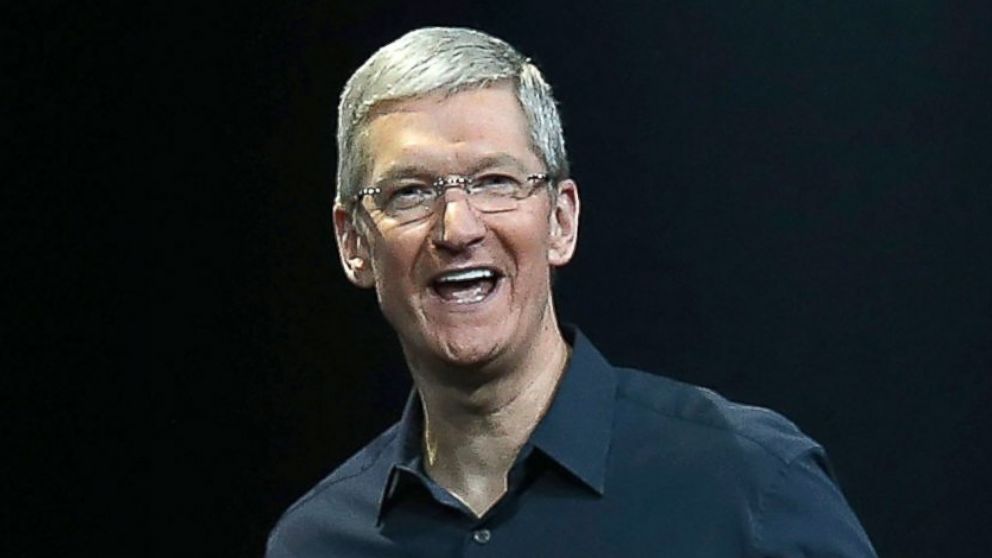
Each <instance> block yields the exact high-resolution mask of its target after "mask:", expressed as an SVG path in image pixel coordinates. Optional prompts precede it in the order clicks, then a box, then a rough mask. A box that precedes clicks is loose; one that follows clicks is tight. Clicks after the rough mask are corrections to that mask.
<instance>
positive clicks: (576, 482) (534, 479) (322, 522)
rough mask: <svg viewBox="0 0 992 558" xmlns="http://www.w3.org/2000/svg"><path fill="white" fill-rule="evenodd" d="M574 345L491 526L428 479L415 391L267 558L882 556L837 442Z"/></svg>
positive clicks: (489, 517)
mask: <svg viewBox="0 0 992 558" xmlns="http://www.w3.org/2000/svg"><path fill="white" fill-rule="evenodd" d="M566 337H567V338H570V339H569V341H570V342H571V344H572V346H573V352H572V357H571V360H570V362H569V365H568V368H567V370H566V371H565V374H564V376H563V378H562V380H561V382H560V384H559V386H558V390H557V393H556V394H555V397H554V400H553V402H552V404H551V406H550V408H549V409H548V412H547V413H546V414H545V416H544V417H543V418H542V419H541V421H540V423H539V424H538V425H537V427H536V428H535V430H534V432H533V434H532V435H531V437H530V440H529V441H528V442H527V444H526V445H525V446H524V447H523V448H522V450H521V451H520V454H519V455H518V457H517V460H516V461H515V464H514V465H513V467H512V469H511V470H510V473H509V477H508V491H507V493H506V494H505V495H504V497H503V498H502V499H501V500H500V501H499V502H498V503H496V505H494V506H493V507H492V508H491V509H490V510H489V511H488V512H487V513H486V514H485V516H483V517H482V518H481V519H480V518H476V517H475V516H474V515H473V514H472V512H470V511H469V510H468V509H467V508H466V507H465V506H464V505H463V504H462V503H460V502H459V501H458V500H457V499H456V498H454V497H453V496H452V495H451V494H450V493H448V492H447V490H445V489H444V488H442V487H441V486H439V485H438V484H437V483H435V482H434V481H433V480H431V478H430V477H429V476H428V475H427V474H426V473H425V472H424V467H423V463H422V461H421V443H420V440H421V434H422V430H421V427H422V416H421V409H420V401H419V399H417V397H416V393H414V394H413V395H412V396H411V398H410V401H409V402H408V404H407V406H406V409H405V411H404V413H403V417H402V419H401V420H400V421H399V423H397V424H396V425H394V426H393V427H392V428H390V429H389V430H387V431H386V432H384V433H383V434H382V435H380V436H379V437H378V438H376V439H375V440H374V441H373V442H372V443H371V444H369V445H368V446H366V447H365V448H364V449H362V450H361V451H360V452H358V454H356V455H355V456H354V457H352V458H351V459H350V460H348V461H347V462H346V463H345V464H344V465H342V466H341V467H339V468H338V469H337V470H336V471H334V472H333V473H331V475H330V476H328V477H327V478H326V479H324V480H323V481H321V482H320V483H319V484H318V485H317V486H316V487H315V488H313V489H312V490H311V491H310V492H309V493H308V494H306V495H305V496H303V498H301V499H300V500H299V501H298V502H297V503H296V504H294V505H293V506H292V507H290V508H289V510H288V511H287V512H286V513H285V514H284V515H283V517H282V519H280V521H279V523H278V524H277V525H276V527H275V529H274V530H273V532H272V534H271V536H270V538H269V546H268V551H267V554H266V556H267V558H289V557H294V558H317V557H322V558H324V557H335V558H350V557H369V556H374V557H385V558H388V557H390V556H405V557H410V556H421V557H431V558H438V557H454V556H499V557H510V558H524V557H530V556H534V557H556V556H562V557H566V556H567V557H585V556H589V557H628V556H629V557H635V556H667V557H683V556H698V557H707V558H717V557H723V556H727V557H730V556H733V557H742V556H748V557H750V556H817V557H819V556H822V557H828V556H829V557H841V556H843V557H855V556H875V553H874V551H873V550H872V547H871V544H870V543H869V541H868V537H867V536H866V535H865V533H864V531H863V530H862V528H861V525H860V524H859V523H858V520H857V518H856V517H855V515H854V513H853V512H852V511H851V509H850V507H849V506H848V505H847V502H845V500H844V497H843V495H842V494H841V492H840V490H839V489H838V488H837V485H836V484H835V482H834V481H833V479H832V477H831V473H830V467H829V464H828V462H827V458H826V455H825V453H824V451H823V449H822V448H821V447H820V446H819V445H818V444H817V443H816V442H814V441H813V440H811V439H810V438H808V437H807V436H805V435H804V434H803V433H802V432H800V431H799V430H798V429H797V428H796V427H795V426H794V425H793V424H792V423H790V422H789V421H787V420H786V419H784V418H783V417H781V416H780V415H778V414H775V413H773V412H771V411H768V410H766V409H761V408H758V407H749V406H745V405H739V404H736V403H732V402H729V401H727V400H726V399H724V398H722V397H720V396H719V395H717V394H715V393H714V392H712V391H709V390H707V389H703V388H700V387H696V386H691V385H688V384H684V383H680V382H677V381H674V380H671V379H667V378H664V377H661V376H655V375H651V374H647V373H644V372H640V371H637V370H630V369H624V368H615V367H613V366H611V365H610V364H609V363H608V362H607V361H606V360H605V359H604V358H603V356H602V355H600V354H599V352H598V351H597V350H596V349H595V348H594V347H593V346H592V344H590V343H589V341H588V340H587V339H586V338H585V337H584V336H583V335H582V334H581V333H579V332H577V331H574V332H569V331H566Z"/></svg>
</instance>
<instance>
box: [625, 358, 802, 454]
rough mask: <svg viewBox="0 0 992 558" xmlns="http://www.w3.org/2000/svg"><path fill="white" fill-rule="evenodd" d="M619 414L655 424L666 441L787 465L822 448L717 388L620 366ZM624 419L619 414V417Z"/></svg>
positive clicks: (772, 415) (771, 415)
mask: <svg viewBox="0 0 992 558" xmlns="http://www.w3.org/2000/svg"><path fill="white" fill-rule="evenodd" d="M616 371H617V379H618V389H617V403H618V411H619V412H621V413H623V412H625V413H626V415H627V416H628V417H631V418H634V417H636V419H635V420H638V421H639V422H640V423H642V424H645V423H646V424H652V423H653V424H655V425H657V426H658V427H659V430H660V431H663V432H664V433H665V436H666V437H673V436H674V437H675V438H681V437H685V438H686V439H689V440H692V441H693V444H694V445H695V446H696V447H698V446H699V445H706V446H707V447H716V446H726V447H727V448H733V449H735V450H737V451H738V453H741V454H747V455H750V456H751V457H753V458H761V459H766V460H768V461H769V464H771V465H774V464H777V465H786V464H788V463H790V462H791V461H793V460H794V459H795V458H797V457H798V456H800V455H803V454H805V453H808V452H810V451H811V450H813V451H817V450H820V449H821V448H820V446H819V445H818V444H817V443H816V442H815V441H814V440H812V439H811V438H810V437H809V436H807V435H805V434H804V433H803V432H802V431H800V430H799V428H797V427H796V425H795V424H793V423H792V422H790V421H789V420H788V419H786V418H785V417H783V416H782V415H780V414H778V413H776V412H774V411H771V410H769V409H765V408H763V407H757V406H752V405H745V404H741V403H735V402H733V401H730V400H728V399H726V398H725V397H723V396H721V395H720V394H718V393H716V392H715V391H713V390H710V389H707V388H703V387H700V386H695V385H691V384H687V383H684V382H680V381H677V380H673V379H671V378H667V377H665V376H660V375H655V374H649V373H647V372H643V371H640V370H634V369H630V368H616ZM620 418H621V417H619V416H618V419H620Z"/></svg>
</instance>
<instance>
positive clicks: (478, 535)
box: [472, 529, 493, 544]
mask: <svg viewBox="0 0 992 558" xmlns="http://www.w3.org/2000/svg"><path fill="white" fill-rule="evenodd" d="M492 538H493V534H492V531H490V530H489V529H478V530H476V531H475V532H474V533H472V540H473V541H475V542H477V543H479V544H486V543H488V542H489V541H490V539H492Z"/></svg>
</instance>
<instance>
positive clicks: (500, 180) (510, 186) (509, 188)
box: [468, 174, 520, 196]
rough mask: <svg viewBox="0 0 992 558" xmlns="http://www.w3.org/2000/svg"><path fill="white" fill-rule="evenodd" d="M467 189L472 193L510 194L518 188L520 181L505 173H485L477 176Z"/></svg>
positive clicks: (514, 192)
mask: <svg viewBox="0 0 992 558" xmlns="http://www.w3.org/2000/svg"><path fill="white" fill-rule="evenodd" d="M468 190H469V194H472V195H478V194H483V195H492V196H512V195H514V194H516V193H517V192H518V191H519V190H520V181H519V180H517V179H516V178H514V177H512V176H509V175H505V174H486V175H483V176H479V177H477V178H476V179H475V180H474V181H473V182H472V184H471V186H469V189H468Z"/></svg>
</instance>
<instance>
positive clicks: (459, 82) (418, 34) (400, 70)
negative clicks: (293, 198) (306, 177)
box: [336, 27, 569, 207]
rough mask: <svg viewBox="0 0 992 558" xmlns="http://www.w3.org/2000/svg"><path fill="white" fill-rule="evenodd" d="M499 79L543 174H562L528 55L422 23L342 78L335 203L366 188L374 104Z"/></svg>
mask: <svg viewBox="0 0 992 558" xmlns="http://www.w3.org/2000/svg"><path fill="white" fill-rule="evenodd" d="M499 82H509V83H511V84H512V85H513V86H514V90H515V93H516V96H517V100H518V101H519V102H520V107H521V108H522V109H523V113H524V116H525V117H526V118H527V123H528V126H529V128H530V141H531V148H532V149H533V150H534V153H535V154H536V155H538V156H539V157H540V158H541V159H542V161H543V162H544V164H545V166H546V167H547V172H548V174H549V175H551V176H553V177H554V178H555V179H557V180H562V179H565V178H568V177H569V174H568V173H569V169H568V158H567V155H566V153H565V138H564V136H563V135H562V127H561V117H560V116H559V115H558V108H557V107H556V105H555V99H554V97H553V96H552V94H551V86H550V85H548V83H547V81H545V79H544V76H542V75H541V71H540V70H538V69H537V66H535V65H534V64H533V63H532V62H531V61H530V59H529V58H526V57H524V56H523V55H522V54H520V53H519V52H518V51H517V50H516V49H514V48H513V47H512V46H510V45H509V44H507V43H506V42H505V41H502V40H500V39H497V38H496V37H493V36H491V35H487V34H486V33H482V32H481V31H476V30H473V29H463V28H450V27H426V28H423V29H417V30H414V31H411V32H409V33H407V34H406V35H403V36H402V37H400V38H399V39H397V40H395V41H393V42H392V43H389V44H388V45H386V46H384V47H382V48H381V49H379V50H378V51H376V53H375V54H373V55H372V56H371V57H370V58H369V59H368V60H366V61H365V63H364V64H362V66H361V67H360V68H358V70H356V71H355V73H354V74H353V75H352V76H351V78H350V79H349V80H348V83H347V84H345V87H344V91H342V92H341V104H340V105H338V134H337V140H338V175H337V197H336V200H337V202H338V203H340V204H342V205H344V206H345V207H350V206H351V203H352V199H353V197H354V195H355V193H356V192H357V191H358V190H359V189H360V188H362V187H364V186H366V185H365V184H363V183H362V182H363V181H364V180H367V179H368V172H369V168H368V166H369V163H370V156H369V154H368V153H367V151H366V147H365V145H364V143H365V142H364V136H365V131H366V125H367V124H368V119H369V115H370V114H371V113H372V111H373V109H374V108H375V107H376V106H378V105H380V104H381V103H385V102H389V101H399V100H405V99H413V98H417V97H423V96H426V95H430V94H434V93H442V94H444V95H453V94H455V93H458V92H460V91H465V90H469V89H478V88H484V87H488V86H490V85H493V84H495V83H499Z"/></svg>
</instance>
